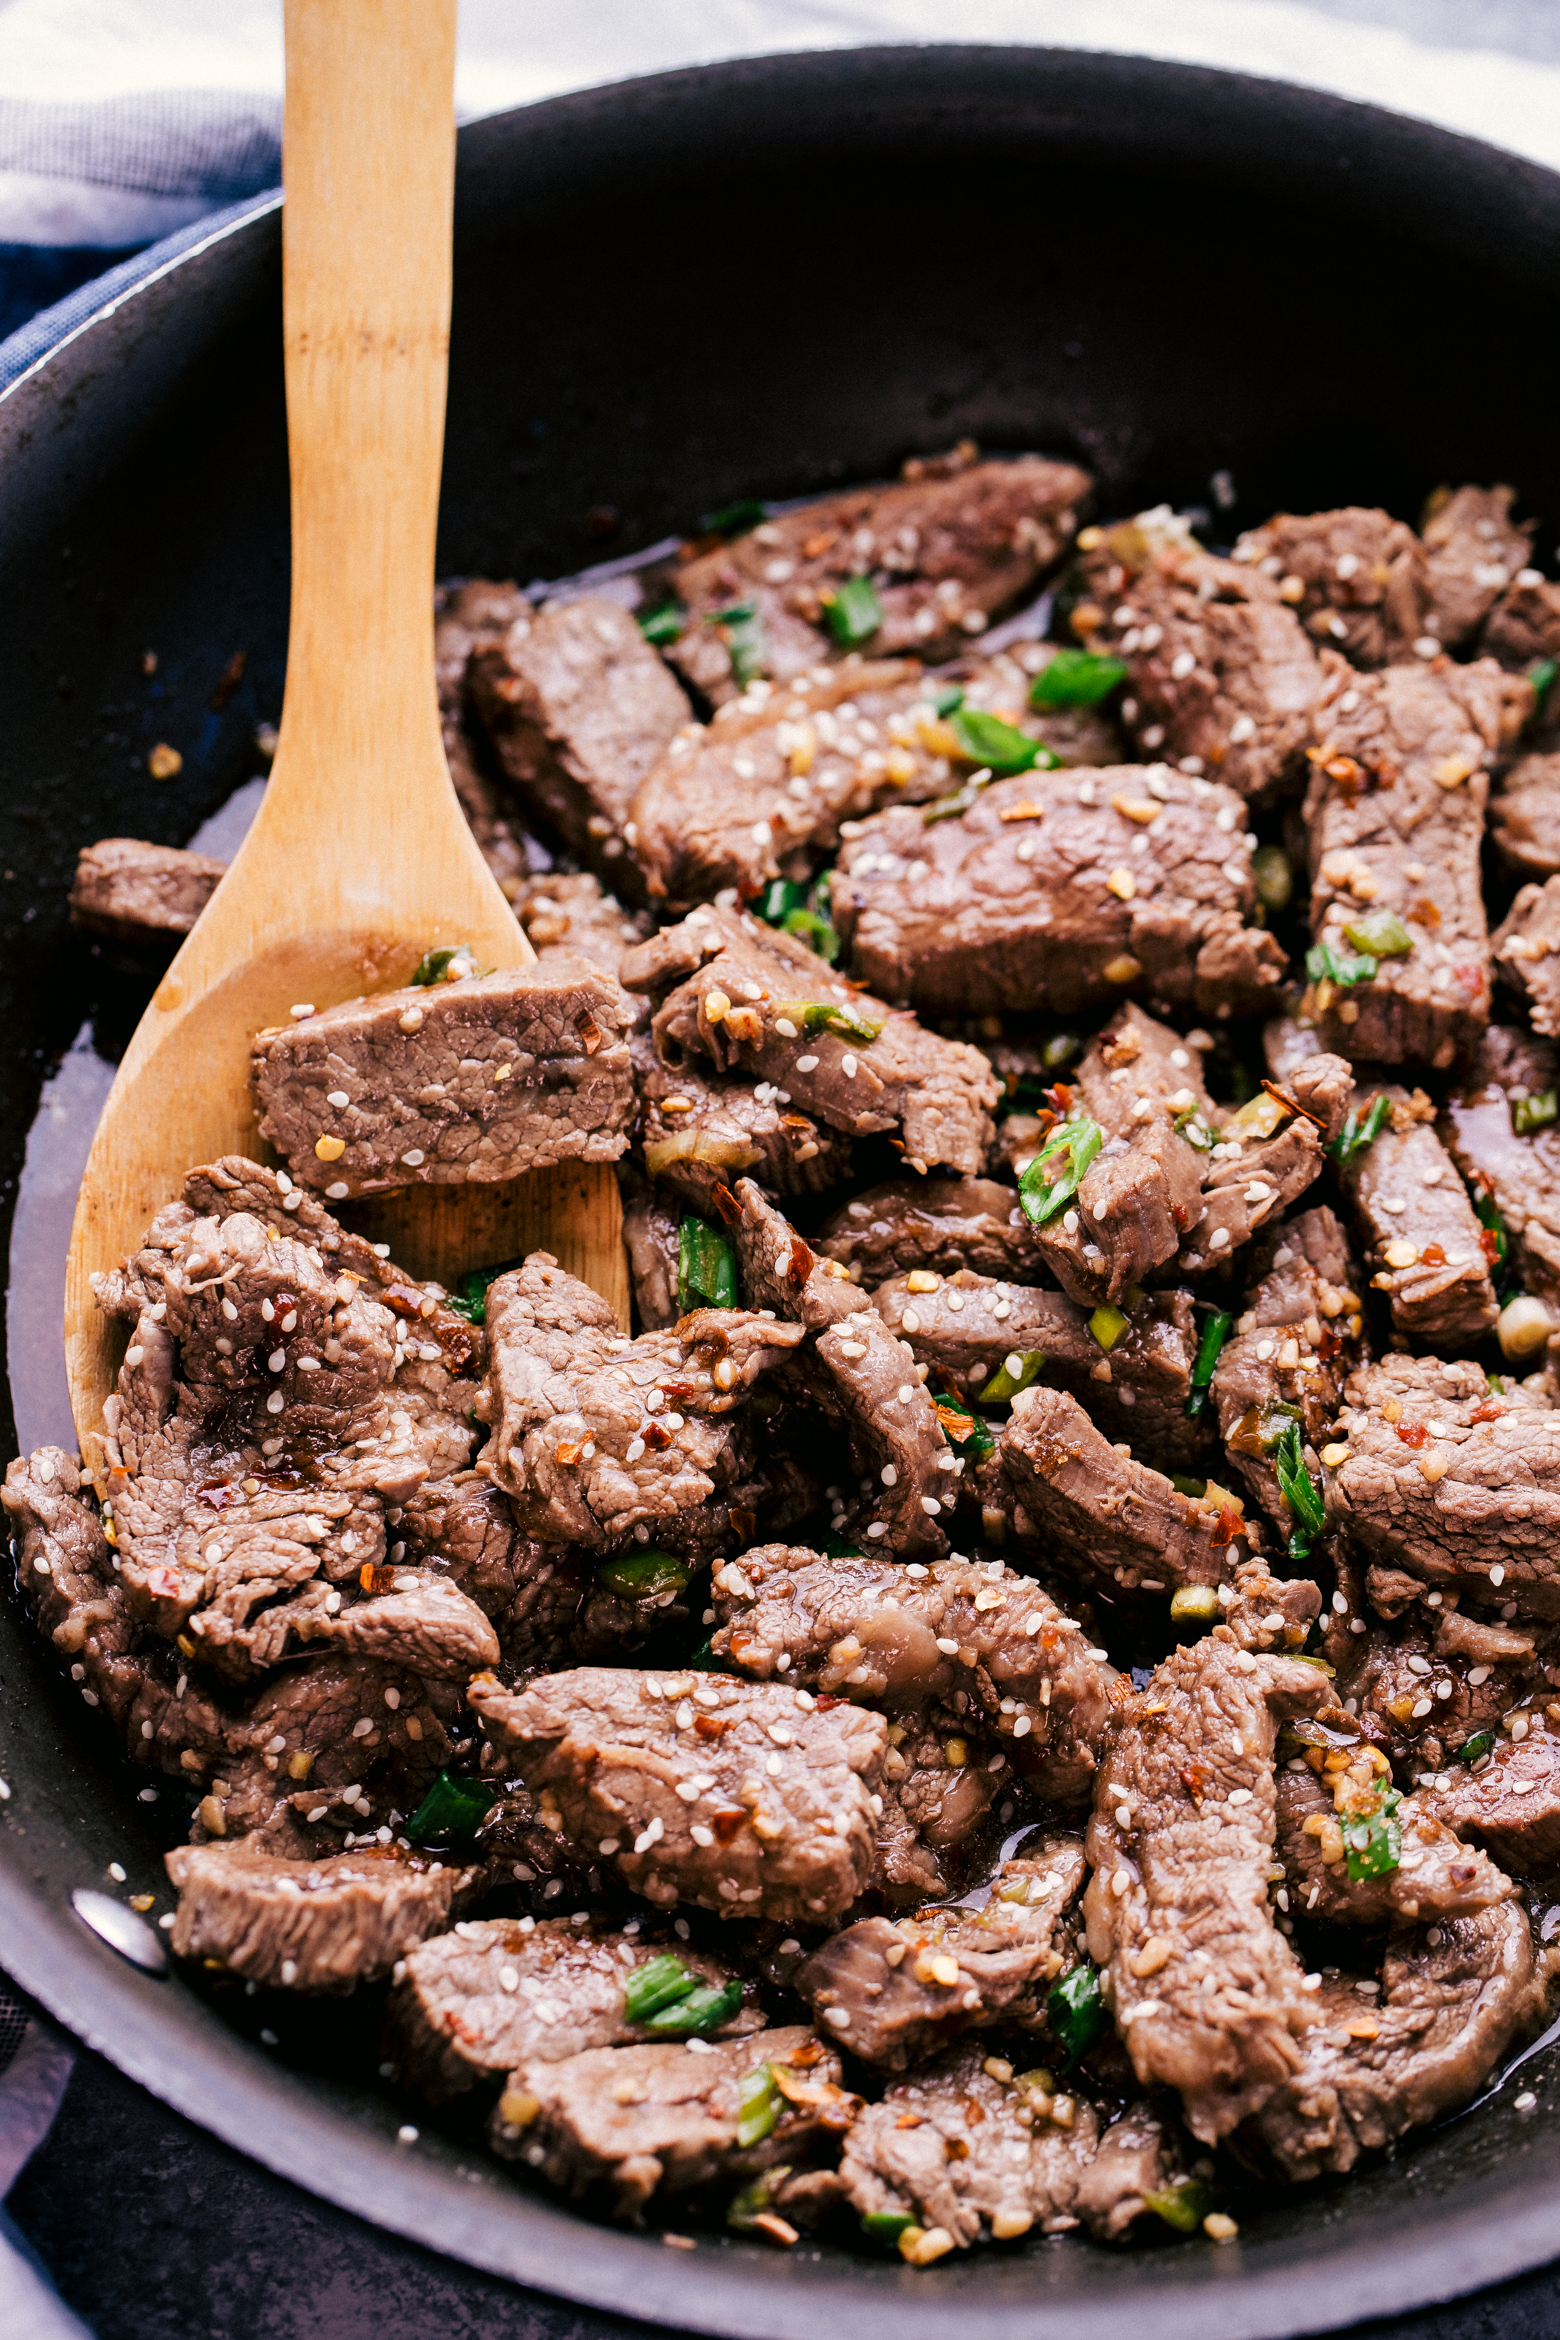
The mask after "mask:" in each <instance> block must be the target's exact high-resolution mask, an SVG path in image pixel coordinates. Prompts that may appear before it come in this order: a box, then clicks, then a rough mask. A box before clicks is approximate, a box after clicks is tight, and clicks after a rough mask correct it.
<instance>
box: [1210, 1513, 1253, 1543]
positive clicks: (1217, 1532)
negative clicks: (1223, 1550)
mask: <svg viewBox="0 0 1560 2340" xmlns="http://www.w3.org/2000/svg"><path fill="white" fill-rule="evenodd" d="M1245 1532H1246V1522H1245V1520H1244V1518H1243V1517H1242V1516H1241V1514H1240V1513H1239V1512H1238V1511H1235V1510H1232V1509H1231V1508H1230V1506H1229V1505H1228V1504H1226V1505H1225V1507H1224V1509H1223V1510H1222V1511H1221V1512H1220V1513H1219V1516H1218V1518H1217V1519H1216V1520H1215V1521H1214V1523H1213V1540H1214V1543H1215V1544H1216V1545H1224V1544H1233V1543H1234V1542H1235V1540H1236V1538H1237V1537H1238V1536H1243V1535H1244V1534H1245Z"/></svg>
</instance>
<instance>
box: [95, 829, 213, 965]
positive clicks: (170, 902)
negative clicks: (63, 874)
mask: <svg viewBox="0 0 1560 2340" xmlns="http://www.w3.org/2000/svg"><path fill="white" fill-rule="evenodd" d="M226 873H227V863H226V862H225V861H213V860H212V858H211V856H210V854H208V853H185V852H182V851H181V850H180V849H179V848H178V847H177V846H175V845H147V844H144V843H143V842H142V841H141V840H140V839H139V838H137V837H104V838H103V839H102V840H101V842H100V843H98V844H96V845H83V847H82V849H81V853H80V856H79V858H78V860H77V862H76V875H75V878H74V880H73V882H72V885H71V889H70V922H71V924H72V926H76V927H79V928H80V929H81V930H82V932H83V933H84V934H100V935H103V936H104V937H105V938H106V939H107V940H108V941H109V942H114V943H119V944H121V945H122V946H124V947H125V948H127V949H130V950H134V949H136V948H137V947H138V946H139V947H140V948H141V949H143V950H144V949H145V948H146V947H147V946H148V945H149V944H150V945H151V946H152V947H153V948H156V947H157V946H159V945H162V946H164V947H170V946H171V945H172V944H173V943H175V942H176V941H178V940H179V939H180V937H182V936H184V935H186V934H188V933H189V931H190V928H191V927H192V926H193V925H194V923H195V921H196V919H197V918H198V917H199V916H200V914H201V912H202V911H203V910H204V909H205V907H206V904H207V903H208V902H209V901H210V900H211V897H212V895H213V894H214V893H215V892H216V890H217V886H218V883H219V881H220V880H221V879H222V878H223V877H224V876H225V875H226Z"/></svg>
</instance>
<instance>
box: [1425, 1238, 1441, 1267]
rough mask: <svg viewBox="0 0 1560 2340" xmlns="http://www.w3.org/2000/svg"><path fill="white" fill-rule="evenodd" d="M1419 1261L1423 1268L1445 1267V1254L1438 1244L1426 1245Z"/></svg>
mask: <svg viewBox="0 0 1560 2340" xmlns="http://www.w3.org/2000/svg"><path fill="white" fill-rule="evenodd" d="M1419 1259H1420V1264H1421V1266H1423V1267H1445V1265H1446V1252H1445V1250H1444V1249H1443V1247H1442V1246H1441V1245H1440V1244H1439V1243H1427V1244H1426V1245H1425V1247H1424V1250H1423V1251H1422V1252H1421V1253H1420V1254H1419Z"/></svg>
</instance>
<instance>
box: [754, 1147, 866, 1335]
mask: <svg viewBox="0 0 1560 2340" xmlns="http://www.w3.org/2000/svg"><path fill="white" fill-rule="evenodd" d="M716 1202H717V1205H718V1208H719V1213H720V1217H721V1220H722V1222H723V1223H724V1225H725V1226H726V1228H727V1229H728V1231H729V1232H730V1235H731V1238H732V1243H733V1246H734V1248H735V1251H736V1255H737V1267H738V1270H739V1271H740V1274H741V1279H742V1289H743V1291H744V1292H745V1293H746V1294H747V1297H748V1299H749V1301H750V1303H751V1304H752V1306H753V1307H755V1308H764V1309H772V1310H773V1311H774V1312H775V1314H776V1315H778V1316H783V1317H786V1318H789V1319H790V1320H791V1321H792V1322H794V1323H797V1324H805V1325H807V1326H808V1327H809V1328H810V1329H812V1330H814V1331H819V1330H821V1329H822V1328H823V1327H824V1326H825V1325H830V1324H838V1323H840V1322H842V1321H843V1319H844V1318H846V1317H848V1316H854V1317H859V1316H862V1315H863V1314H870V1313H871V1311H872V1301H871V1297H870V1295H869V1294H867V1293H865V1292H863V1291H862V1290H860V1288H859V1287H858V1286H857V1285H855V1284H853V1283H852V1282H851V1277H850V1270H849V1269H848V1268H847V1267H846V1266H845V1265H844V1264H843V1263H842V1262H841V1261H840V1260H837V1259H827V1258H823V1257H821V1256H820V1255H819V1254H818V1253H817V1252H815V1251H814V1250H813V1249H812V1248H811V1246H810V1245H809V1244H806V1243H804V1242H803V1241H802V1238H801V1237H800V1235H798V1234H797V1232H796V1229H795V1228H794V1227H793V1226H792V1225H791V1222H790V1220H789V1219H788V1218H786V1216H785V1214H784V1212H783V1211H779V1210H777V1209H776V1208H775V1205H774V1204H773V1203H772V1202H770V1201H769V1199H768V1197H767V1196H766V1195H765V1194H764V1192H763V1191H762V1189H761V1188H760V1187H758V1186H756V1185H755V1184H754V1182H753V1180H752V1179H751V1178H739V1179H738V1180H737V1182H736V1186H735V1188H734V1189H733V1188H731V1187H721V1188H720V1189H719V1190H718V1191H717V1195H716Z"/></svg>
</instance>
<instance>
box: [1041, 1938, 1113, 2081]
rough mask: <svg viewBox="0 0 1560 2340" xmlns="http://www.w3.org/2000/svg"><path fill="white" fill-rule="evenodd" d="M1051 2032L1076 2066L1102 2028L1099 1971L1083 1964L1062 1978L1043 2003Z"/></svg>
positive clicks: (1085, 1962) (1103, 2013)
mask: <svg viewBox="0 0 1560 2340" xmlns="http://www.w3.org/2000/svg"><path fill="white" fill-rule="evenodd" d="M1045 2011H1046V2014H1047V2016H1048V2018H1049V2019H1050V2025H1051V2029H1052V2031H1053V2032H1054V2033H1055V2034H1056V2037H1057V2038H1058V2039H1059V2040H1060V2042H1061V2044H1062V2046H1063V2048H1064V2049H1065V2050H1066V2052H1067V2061H1068V2063H1069V2064H1076V2063H1077V2061H1078V2059H1079V2057H1080V2056H1084V2055H1087V2054H1088V2052H1089V2049H1090V2048H1091V2047H1092V2046H1093V2045H1094V2042H1095V2041H1096V2040H1097V2039H1098V2038H1099V2036H1100V2033H1101V2032H1102V2031H1103V2030H1104V2028H1105V2001H1104V1999H1103V1998H1102V1997H1101V1995H1100V1976H1099V1969H1098V1967H1095V1966H1090V1965H1089V1964H1088V1962H1087V1960H1085V1961H1084V1962H1083V1963H1082V1964H1081V1965H1078V1966H1075V1967H1074V1968H1073V1969H1072V1971H1071V1973H1070V1974H1064V1975H1063V1977H1062V1979H1061V1981H1060V1982H1059V1983H1058V1984H1057V1985H1056V1987H1055V1988H1054V1990H1053V1991H1052V1992H1051V1994H1050V1996H1049V1998H1048V1999H1047V2000H1046V2003H1045Z"/></svg>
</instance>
